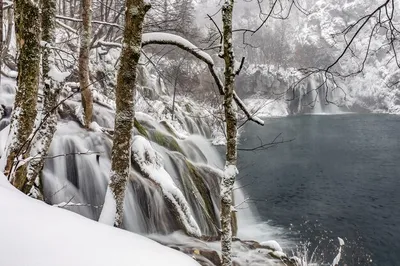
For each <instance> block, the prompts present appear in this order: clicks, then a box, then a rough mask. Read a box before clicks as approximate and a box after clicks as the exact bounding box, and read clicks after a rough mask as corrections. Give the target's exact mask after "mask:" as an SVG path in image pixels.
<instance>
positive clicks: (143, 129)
mask: <svg viewBox="0 0 400 266" xmlns="http://www.w3.org/2000/svg"><path fill="white" fill-rule="evenodd" d="M134 125H135V128H136V129H137V130H138V131H139V133H140V135H142V136H143V137H146V138H149V135H148V134H147V131H146V129H145V128H144V127H143V126H142V124H140V123H139V121H137V120H136V119H135V122H134Z"/></svg>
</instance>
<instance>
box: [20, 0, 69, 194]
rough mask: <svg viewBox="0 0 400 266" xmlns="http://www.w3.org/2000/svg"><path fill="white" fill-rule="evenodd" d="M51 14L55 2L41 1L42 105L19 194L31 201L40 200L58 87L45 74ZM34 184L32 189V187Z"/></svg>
mask: <svg viewBox="0 0 400 266" xmlns="http://www.w3.org/2000/svg"><path fill="white" fill-rule="evenodd" d="M55 15H56V0H42V28H43V36H42V40H43V41H44V42H46V46H45V47H44V49H43V59H42V72H43V80H44V88H43V94H44V103H43V110H42V119H41V124H40V128H39V129H38V132H37V133H36V137H35V139H34V143H33V147H32V152H31V154H32V155H34V157H33V159H32V160H30V161H29V165H28V171H27V183H26V184H25V185H24V188H23V192H24V193H25V194H29V195H30V196H32V197H34V198H40V199H41V198H42V193H41V190H40V188H39V186H38V184H40V183H41V182H40V180H39V174H40V172H41V170H42V169H43V165H44V157H45V156H46V155H47V154H48V150H49V148H50V144H51V141H52V139H53V136H54V133H55V132H56V129H57V113H56V110H57V108H56V106H57V103H58V99H59V96H60V92H61V88H62V84H61V83H60V82H57V81H55V80H53V78H52V77H51V76H50V75H49V71H50V69H51V68H52V67H55V66H54V55H53V51H52V50H51V49H52V48H51V46H52V45H53V44H54V42H55V38H54V30H55ZM35 184H36V186H34V185H35Z"/></svg>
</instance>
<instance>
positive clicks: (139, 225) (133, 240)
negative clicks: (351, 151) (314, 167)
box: [0, 0, 400, 266]
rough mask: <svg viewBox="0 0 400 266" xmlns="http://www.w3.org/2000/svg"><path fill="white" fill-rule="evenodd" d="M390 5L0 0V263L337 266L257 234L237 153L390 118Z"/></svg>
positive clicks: (395, 64) (393, 65) (338, 253)
mask: <svg viewBox="0 0 400 266" xmlns="http://www.w3.org/2000/svg"><path fill="white" fill-rule="evenodd" d="M397 5H398V3H397V2H396V1H394V0H385V1H361V0H337V1H332V0H312V1H305V0H251V1H245V0H237V1H234V0H222V1H217V0H58V1H57V0H14V1H9V0H1V5H0V6H1V7H2V12H1V13H0V14H1V25H2V27H1V34H0V35H1V36H2V42H1V46H0V58H1V62H0V70H1V75H0V198H1V200H0V212H1V217H2V218H1V221H0V239H1V240H0V251H1V252H0V253H1V254H5V256H3V255H1V256H0V264H1V265H9V266H14V265H15V266H18V265H29V266H31V265H32V266H36V265H45V266H46V265H72V264H74V265H85V266H87V265H209V266H214V265H215V266H217V265H221V266H231V265H293V266H300V265H301V266H306V265H321V266H322V265H333V266H336V265H342V264H340V261H341V259H342V258H341V257H343V256H342V249H344V248H345V245H346V244H345V242H346V239H345V240H343V239H342V238H344V237H343V236H339V235H336V236H335V237H334V240H332V241H331V242H330V245H334V248H333V250H330V251H329V255H327V256H326V257H327V258H326V257H324V260H325V261H323V262H322V261H318V262H317V263H314V261H313V256H311V258H310V254H309V251H304V250H301V251H299V249H298V247H297V248H296V247H295V246H296V244H293V243H292V242H290V241H286V240H287V239H286V238H285V237H282V236H281V235H279V234H277V233H276V232H278V231H279V230H278V229H277V228H278V227H279V226H281V227H282V226H283V225H281V224H279V223H278V222H276V223H275V224H274V225H276V227H274V225H270V224H267V223H265V224H264V220H265V221H267V220H270V219H272V218H269V217H261V218H260V217H259V216H260V215H258V214H257V208H258V205H257V204H260V203H257V202H265V201H267V200H264V199H263V200H260V199H255V195H252V193H251V192H249V190H247V189H246V186H247V185H246V180H244V179H245V178H244V177H243V175H242V173H243V172H246V171H247V169H245V167H244V166H243V164H241V161H245V160H243V157H246V156H247V155H246V154H247V153H246V152H249V153H252V154H258V155H256V156H257V157H259V158H263V160H266V161H269V160H270V158H271V157H274V152H276V150H277V149H280V147H292V148H293V146H291V145H297V144H292V143H293V142H296V141H298V142H299V141H303V139H301V138H299V137H298V136H293V138H292V136H291V135H290V134H289V135H288V132H289V131H290V130H292V129H293V128H292V125H293V124H290V127H289V129H287V128H285V130H288V132H286V131H285V130H283V129H282V130H281V131H279V130H280V129H279V130H278V129H277V130H278V131H276V130H275V129H274V128H272V127H273V126H274V125H275V124H274V123H275V122H274V121H289V120H282V119H295V118H296V117H297V118H299V119H308V118H307V117H308V116H309V115H314V116H315V117H322V115H323V116H325V115H333V116H336V115H337V116H336V117H342V116H343V115H345V114H348V113H354V114H357V115H361V114H369V115H371V114H374V115H377V114H380V115H389V116H385V119H386V120H384V119H383V118H382V120H380V121H383V120H384V121H387V119H394V120H393V121H397V120H396V119H397V115H399V114H400V85H399V78H400V58H399V55H398V53H399V52H400V39H399V35H400V28H399V27H400V25H399V23H400V21H399V16H398V15H399V14H398V12H399V11H398V6H397ZM392 116H393V117H394V118H393V117H392ZM342 118H343V117H342ZM271 119H272V120H271ZM274 119H281V120H274ZM316 119H318V118H316ZM327 119H329V118H327ZM327 119H325V120H324V121H328V120H327ZM344 119H347V118H346V117H344ZM357 119H367V118H360V117H358V118H357ZM368 119H372V118H371V117H368ZM290 121H291V120H290ZM346 121H347V120H346ZM357 121H358V120H357ZM363 121H364V122H365V121H366V120H363ZM368 121H369V120H368ZM374 121H375V120H374ZM389 122H390V130H395V129H393V128H394V126H393V127H392V124H391V123H392V120H390V121H389ZM389 122H388V123H389ZM285 123H286V122H285ZM287 123H289V122H287ZM307 123H309V122H308V120H305V121H303V122H301V125H300V128H303V127H305V125H306V124H307ZM321 123H322V122H321ZM329 123H333V124H332V127H334V123H337V122H336V121H333V122H329ZM346 123H347V122H346ZM349 123H350V124H352V123H354V122H349ZM365 123H367V122H365ZM368 123H369V122H368ZM374 123H375V122H371V124H374ZM294 124H296V122H294ZM393 124H394V122H393ZM279 125H280V124H279ZM307 125H308V124H307ZM312 125H313V126H314V124H312ZM342 126H343V125H342V124H340V127H342ZM328 127H329V126H328ZM253 128H257V129H254V132H255V131H257V132H258V130H263V132H264V131H265V132H267V131H269V132H270V133H269V135H268V136H267V135H263V136H261V135H257V134H264V133H257V134H256V133H253V131H252V130H253ZM382 130H383V129H382ZM295 131H299V132H300V129H296V130H295ZM310 131H311V130H310ZM271 132H273V133H271ZM318 132H319V131H318ZM360 132H361V133H360ZM360 132H359V131H357V134H358V136H361V135H362V134H363V133H365V132H364V131H361V130H360ZM382 132H383V131H382ZM385 132H386V131H385ZM271 134H272V135H271ZM273 134H274V135H273ZM307 134H311V133H307ZM315 134H325V131H323V133H315ZM365 134H368V133H365ZM376 134H380V133H379V132H378V133H376ZM382 134H383V133H382ZM368 136H369V135H368ZM251 138H257V139H256V140H254V141H253V142H251V143H250V142H249V144H248V145H246V143H247V142H246V141H247V140H249V139H251ZM343 138H344V137H343ZM297 139H299V140H297ZM368 140H370V143H373V140H372V137H368ZM323 141H324V140H322V141H321V142H323ZM393 141H394V142H393V143H394V144H393V145H392V146H395V147H397V144H398V143H400V142H398V141H397V140H393ZM368 145H369V144H368ZM368 145H365V146H368ZM371 145H374V144H371ZM376 146H379V145H378V144H376ZM374 147H375V146H374ZM283 149H285V148H283ZM332 149H333V148H332ZM271 151H272V152H271ZM291 152H293V154H294V151H293V150H290V151H289V153H291ZM376 152H377V153H378V151H376ZM379 152H382V154H383V153H384V151H381V150H379ZM393 152H394V154H395V155H394V156H393V158H395V156H397V155H398V154H399V153H398V150H394V151H393ZM379 154H381V153H379ZM282 156H286V155H285V154H283V155H282ZM301 156H302V155H301ZM382 156H383V155H382ZM378 157H379V156H378ZM249 158H250V156H249ZM259 158H258V159H259ZM393 158H392V159H393ZM281 159H282V161H284V159H283V158H281ZM252 160H253V161H251V164H252V166H251V168H254V169H257V168H258V165H260V167H261V165H263V164H264V162H262V161H257V159H252ZM299 160H300V159H299ZM393 160H394V159H393ZM385 162H387V163H388V164H390V163H389V162H388V161H387V160H386V159H385ZM285 163H287V161H285ZM305 165H306V164H305V163H304V164H303V166H305ZM380 165H382V164H380ZM247 167H248V166H247ZM394 167H395V166H394ZM242 168H243V170H244V171H242ZM310 168H311V166H310ZM269 169H273V170H277V166H276V165H275V164H274V165H273V166H271V167H270V168H269ZM293 169H294V168H293ZM390 169H392V168H390ZM393 169H394V170H393V171H394V172H393V173H394V174H390V176H396V175H397V174H398V173H400V172H399V171H398V170H399V169H398V168H393ZM278 170H279V169H278ZM278 170H277V171H278ZM254 171H255V170H254ZM277 171H276V172H277ZM390 171H392V170H390ZM321 172H322V170H321ZM390 173H392V172H390ZM356 174H357V173H356ZM356 174H354V175H356ZM249 175H253V176H254V175H255V174H254V173H253V174H249ZM261 175H263V174H261ZM279 178H285V177H284V176H282V177H281V176H279ZM273 184H274V181H271V182H268V186H273ZM260 186H261V185H260ZM289 186H290V185H289ZM289 186H288V187H289ZM288 190H290V189H288ZM284 193H286V192H284ZM262 197H267V195H262ZM254 203H256V204H255V205H256V206H257V207H255V206H254ZM260 219H261V220H263V221H262V223H263V224H264V225H263V227H262V228H258V227H257V226H258V225H260ZM278 225H279V226H278ZM283 227H284V226H283ZM247 229H248V230H247ZM250 229H251V230H250ZM272 231H274V232H275V233H270V232H272ZM289 242H290V243H289ZM21 254H23V255H21ZM346 255H347V254H346ZM346 259H347V258H345V262H343V263H348V261H347V260H346ZM326 260H328V262H327V261H326ZM332 261H333V262H332ZM342 261H343V260H342ZM371 261H372V260H371ZM324 263H325V264H324ZM343 265H347V264H343ZM348 265H369V264H363V263H360V264H348ZM387 265H389V264H387Z"/></svg>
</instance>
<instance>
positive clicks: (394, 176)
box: [238, 114, 400, 266]
mask: <svg viewBox="0 0 400 266" xmlns="http://www.w3.org/2000/svg"><path fill="white" fill-rule="evenodd" d="M279 134H281V136H280V137H279V138H278V139H277V141H278V140H281V139H282V138H283V139H284V140H285V141H289V140H292V141H290V142H286V143H282V144H278V145H276V146H273V147H271V148H269V149H267V150H261V151H239V162H238V166H239V171H240V174H239V176H238V178H239V180H240V182H241V185H242V186H243V187H244V190H245V192H246V193H247V194H248V195H249V196H250V197H251V198H252V200H253V201H252V202H253V203H254V206H255V208H256V209H257V211H258V213H259V216H260V218H261V220H264V221H267V220H268V221H269V222H270V224H272V225H275V226H279V227H283V228H284V229H285V230H286V231H287V234H288V237H289V238H291V239H293V240H294V241H295V243H298V246H299V248H300V249H302V248H304V247H305V246H307V247H308V250H309V252H308V253H309V256H311V254H312V253H313V254H314V258H313V260H314V261H317V262H319V263H321V262H325V263H329V262H330V263H331V262H332V259H333V257H334V256H335V255H336V254H337V250H338V241H337V237H341V238H343V239H344V240H345V243H346V245H345V246H344V250H343V254H342V260H341V262H340V265H346V264H347V265H348V266H350V265H380V266H381V265H383V266H390V265H400V241H399V240H400V193H399V190H400V164H399V162H400V117H399V116H394V115H384V114H362V115H361V114H344V115H319V116H317V115H303V116H291V117H285V118H267V119H265V126H264V127H261V126H258V125H255V124H252V123H247V124H246V126H245V127H244V132H242V134H241V137H240V145H239V148H241V149H243V148H253V147H256V146H259V145H260V144H261V143H268V142H271V141H272V140H273V139H274V138H275V137H276V136H278V135H279ZM314 250H315V251H314Z"/></svg>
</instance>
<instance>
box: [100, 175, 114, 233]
mask: <svg viewBox="0 0 400 266" xmlns="http://www.w3.org/2000/svg"><path fill="white" fill-rule="evenodd" d="M110 176H111V175H110ZM116 213H117V203H116V202H115V198H114V195H113V193H112V191H111V189H110V187H109V186H107V192H106V198H105V200H104V205H103V209H102V210H101V214H100V218H99V222H100V223H103V224H108V225H111V226H112V225H114V221H115V214H116Z"/></svg>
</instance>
